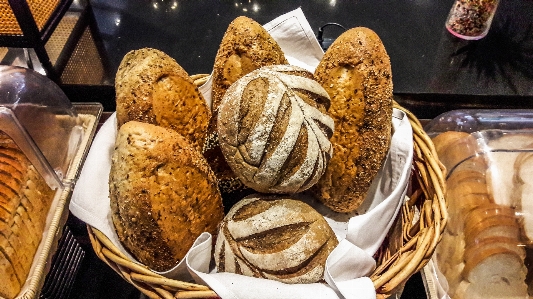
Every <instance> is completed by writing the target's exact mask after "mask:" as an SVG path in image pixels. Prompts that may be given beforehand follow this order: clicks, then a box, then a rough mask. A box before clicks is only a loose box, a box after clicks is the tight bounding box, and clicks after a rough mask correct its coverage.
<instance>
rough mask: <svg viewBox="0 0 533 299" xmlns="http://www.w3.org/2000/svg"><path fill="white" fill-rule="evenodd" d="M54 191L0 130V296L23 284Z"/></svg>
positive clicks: (12, 294)
mask: <svg viewBox="0 0 533 299" xmlns="http://www.w3.org/2000/svg"><path fill="white" fill-rule="evenodd" d="M54 194H55V192H54V191H53V190H51V189H50V188H49V187H48V185H47V184H46V182H45V181H44V179H43V178H42V177H41V175H40V174H39V173H38V172H37V171H36V170H35V168H34V167H33V165H31V164H30V162H29V161H28V159H27V158H26V156H25V155H24V154H23V153H22V152H21V150H20V149H19V148H18V146H17V145H16V144H15V143H14V142H13V140H12V139H11V138H9V137H8V136H7V135H6V134H4V133H3V132H0V281H1V283H0V297H2V298H14V297H15V296H16V295H17V294H19V292H20V291H21V287H22V286H23V285H24V284H25V282H26V279H27V277H28V274H29V272H30V268H31V265H32V263H33V258H34V256H35V253H36V252H37V247H38V246H39V243H40V242H41V238H42V235H43V231H44V228H45V224H46V217H47V215H48V211H49V209H50V205H51V203H52V200H53V198H54Z"/></svg>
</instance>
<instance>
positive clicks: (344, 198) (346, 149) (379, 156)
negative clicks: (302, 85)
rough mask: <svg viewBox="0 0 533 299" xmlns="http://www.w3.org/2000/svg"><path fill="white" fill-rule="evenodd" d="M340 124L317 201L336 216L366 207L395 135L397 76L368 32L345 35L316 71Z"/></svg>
mask: <svg viewBox="0 0 533 299" xmlns="http://www.w3.org/2000/svg"><path fill="white" fill-rule="evenodd" d="M315 78H316V79H317V81H318V82H319V83H320V84H321V85H322V86H323V87H324V89H326V91H327V92H328V94H329V96H330V98H331V106H330V108H329V110H328V112H329V114H330V115H331V117H332V118H333V120H334V121H335V132H334V133H333V137H332V138H331V142H332V144H333V157H332V158H331V161H330V162H329V164H328V167H327V169H326V172H325V173H324V175H323V176H322V178H321V179H320V181H319V182H318V183H317V184H316V185H315V186H314V187H313V188H312V190H313V191H314V193H315V195H316V196H317V197H318V198H319V199H320V200H321V201H322V202H323V203H324V204H325V205H326V206H328V207H329V208H331V209H332V210H334V211H336V212H352V211H354V210H356V209H357V208H358V207H359V206H360V205H361V203H362V202H363V201H364V199H365V197H366V194H367V192H368V190H369V188H370V184H371V183H372V180H373V179H374V177H375V176H376V174H377V173H378V171H379V169H380V168H381V165H382V163H383V160H384V159H385V157H386V155H387V152H388V150H389V147H390V142H391V131H392V70H391V65H390V59H389V56H388V54H387V52H386V50H385V47H384V45H383V43H382V42H381V40H380V38H379V36H378V35H377V34H376V33H375V32H374V31H372V30H371V29H368V28H363V27H357V28H352V29H350V30H347V31H345V32H344V33H343V34H341V35H340V36H339V37H338V38H337V39H336V40H335V41H334V42H333V44H332V45H331V46H330V47H329V48H328V50H327V51H326V53H325V54H324V57H323V58H322V60H321V61H320V63H319V64H318V66H317V68H316V70H315Z"/></svg>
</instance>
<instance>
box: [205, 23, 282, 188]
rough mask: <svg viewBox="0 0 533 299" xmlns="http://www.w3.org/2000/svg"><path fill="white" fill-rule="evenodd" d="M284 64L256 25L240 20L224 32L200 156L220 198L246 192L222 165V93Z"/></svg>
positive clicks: (227, 168)
mask: <svg viewBox="0 0 533 299" xmlns="http://www.w3.org/2000/svg"><path fill="white" fill-rule="evenodd" d="M277 64H288V61H287V59H285V55H284V54H283V51H282V50H281V48H280V47H279V45H278V43H277V42H276V41H275V40H274V39H273V38H272V36H270V34H269V33H268V32H267V31H266V30H265V29H264V28H263V27H262V26H261V25H260V24H259V23H257V22H256V21H254V20H252V19H250V18H248V17H245V16H240V17H237V18H236V19H234V20H233V21H232V22H231V23H230V24H229V26H228V28H227V29H226V32H225V33H224V36H223V37H222V40H221V42H220V46H219V48H218V51H217V54H216V56H215V63H214V66H213V85H212V111H213V117H212V120H211V123H210V125H209V128H208V137H207V142H206V146H205V152H204V155H205V157H206V158H207V161H208V162H209V165H210V166H211V168H212V169H213V171H214V172H215V174H216V176H217V178H218V179H219V186H220V189H221V191H222V193H223V194H229V195H232V196H233V195H234V194H238V193H240V192H243V191H246V186H244V185H243V184H242V182H241V181H240V180H239V179H238V178H237V177H236V175H235V174H234V173H233V171H232V170H231V168H230V166H229V165H228V164H227V163H226V160H225V159H224V155H223V154H222V151H221V149H220V144H219V141H218V133H217V119H218V107H219V105H220V102H221V101H222V97H223V96H224V94H225V93H226V90H227V89H228V88H229V87H230V85H231V84H233V83H234V82H235V81H237V80H238V79H239V78H241V77H242V76H244V75H246V74H248V73H250V72H251V71H253V70H256V69H259V68H261V67H263V66H267V65H277Z"/></svg>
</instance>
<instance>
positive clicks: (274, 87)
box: [217, 65, 334, 193]
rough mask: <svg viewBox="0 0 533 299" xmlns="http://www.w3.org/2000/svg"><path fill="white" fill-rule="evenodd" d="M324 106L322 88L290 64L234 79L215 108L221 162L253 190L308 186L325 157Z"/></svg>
mask: <svg viewBox="0 0 533 299" xmlns="http://www.w3.org/2000/svg"><path fill="white" fill-rule="evenodd" d="M328 105H329V97H328V94H327V93H326V91H325V90H324V88H322V86H320V84H319V83H318V82H316V81H315V80H314V79H313V76H312V74H311V73H310V72H307V71H305V70H304V69H302V68H299V67H296V66H289V65H276V66H266V67H262V68H261V69H259V70H255V71H253V72H251V73H249V74H247V75H246V76H244V77H242V78H240V79H239V80H238V81H237V82H235V83H234V84H233V85H232V86H231V87H230V88H229V89H228V91H227V92H226V94H225V95H224V98H223V100H222V103H221V105H220V107H219V108H220V109H219V115H218V126H217V127H218V134H219V142H220V146H221V148H222V152H223V154H224V157H225V159H226V161H227V163H228V164H229V165H230V167H231V169H232V170H233V172H234V173H235V174H236V175H237V176H238V177H239V179H240V180H241V181H242V182H243V183H244V184H245V185H246V186H248V187H250V188H252V189H254V190H256V191H258V192H263V193H298V192H301V191H303V190H307V189H309V188H310V187H311V186H312V185H314V184H315V183H316V182H317V181H318V179H319V178H320V176H321V175H322V174H323V173H324V170H325V168H326V166H327V163H328V161H329V159H330V157H331V150H332V148H331V143H330V141H329V138H330V137H331V135H332V132H333V129H334V124H333V120H332V119H331V118H330V117H329V116H328V115H327V113H326V107H327V106H328Z"/></svg>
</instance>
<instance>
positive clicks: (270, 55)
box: [212, 16, 288, 111]
mask: <svg viewBox="0 0 533 299" xmlns="http://www.w3.org/2000/svg"><path fill="white" fill-rule="evenodd" d="M277 64H288V62H287V59H285V55H284V54H283V51H282V50H281V48H280V47H279V45H278V43H277V42H276V41H275V40H274V39H273V38H272V36H270V34H269V33H268V32H267V31H266V30H265V29H264V28H263V26H261V25H260V24H259V23H257V22H256V21H254V20H252V19H250V18H248V17H245V16H240V17H237V18H236V19H235V20H233V21H232V22H231V23H230V24H229V26H228V28H227V30H226V32H225V33H224V36H223V37H222V41H221V42H220V46H219V48H218V51H217V54H216V56H215V63H214V66H213V92H212V101H213V103H212V110H213V111H217V110H218V106H219V105H220V102H221V101H222V97H223V96H224V94H225V93H226V90H227V89H228V88H229V87H230V85H231V84H233V82H235V81H237V80H238V79H239V78H241V77H242V76H244V75H246V74H248V73H249V72H251V71H253V70H256V69H259V68H261V67H263V66H267V65H277Z"/></svg>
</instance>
